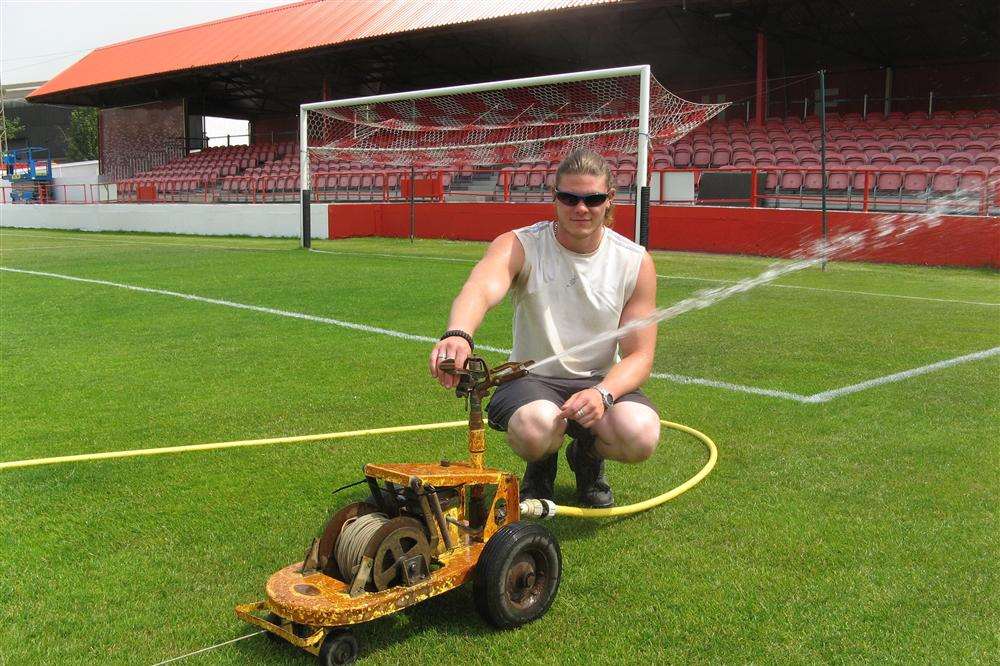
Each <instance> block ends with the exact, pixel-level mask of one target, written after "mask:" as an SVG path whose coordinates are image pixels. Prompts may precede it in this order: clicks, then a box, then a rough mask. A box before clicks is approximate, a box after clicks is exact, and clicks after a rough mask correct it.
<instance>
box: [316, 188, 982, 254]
mask: <svg viewBox="0 0 1000 666" xmlns="http://www.w3.org/2000/svg"><path fill="white" fill-rule="evenodd" d="M552 206H553V204H551V203H493V204H482V203H478V204H477V203H441V202H431V203H419V204H416V205H415V207H414V209H415V210H414V213H415V214H414V218H415V232H416V235H417V236H418V237H420V238H447V239H454V240H478V241H490V240H493V239H494V238H496V237H497V236H499V235H500V234H502V233H504V232H506V231H510V230H511V229H515V228H517V227H520V226H525V225H529V224H532V223H534V222H537V221H538V220H544V219H551V218H552V216H553V209H552ZM890 214H891V213H890ZM883 215H884V214H881V213H873V212H861V211H831V212H829V213H828V224H829V235H830V236H831V237H833V236H836V235H839V234H841V233H846V232H849V231H858V230H862V229H870V228H873V227H874V226H875V225H876V224H877V223H878V221H879V220H880V219H881V218H882V217H883ZM633 216H634V206H633V205H629V204H621V205H618V206H617V207H616V221H615V227H614V228H615V230H616V231H618V232H619V233H621V234H623V235H625V236H627V237H630V238H631V237H632V235H633V232H634V226H633V223H632V219H633ZM473 220H474V221H475V224H472V223H470V221H473ZM938 221H939V224H936V225H935V226H934V227H933V228H931V227H927V228H922V229H917V230H916V231H914V232H912V233H910V234H908V235H907V237H906V239H905V242H902V243H899V244H896V245H893V246H890V247H886V248H881V249H877V248H864V249H862V250H860V251H858V252H857V253H855V254H853V255H852V256H851V257H849V259H850V260H852V261H876V262H886V263H901V264H924V265H930V266H966V267H990V268H1000V219H997V218H989V217H986V218H984V217H972V216H961V215H945V216H940V217H939V218H938ZM327 225H328V230H327V234H328V237H329V238H347V237H354V236H382V237H396V238H406V237H408V236H409V234H410V206H409V205H408V204H404V203H374V204H364V203H343V204H331V205H330V206H329V207H328V218H327ZM821 225H822V223H821V212H820V211H818V210H807V209H791V210H789V209H774V208H732V207H715V206H651V207H650V210H649V247H650V249H656V250H681V251H692V252H717V253H724V254H749V255H757V256H768V257H788V256H790V255H792V254H793V253H794V252H796V251H798V250H800V249H801V248H802V247H803V246H804V245H805V244H807V243H809V242H811V241H815V240H818V239H819V238H821V236H822V226H821Z"/></svg>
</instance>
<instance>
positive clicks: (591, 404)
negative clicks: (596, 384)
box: [559, 388, 604, 428]
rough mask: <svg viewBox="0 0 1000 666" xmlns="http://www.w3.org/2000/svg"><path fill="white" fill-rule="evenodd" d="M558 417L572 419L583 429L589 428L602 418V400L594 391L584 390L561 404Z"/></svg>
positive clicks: (590, 389)
mask: <svg viewBox="0 0 1000 666" xmlns="http://www.w3.org/2000/svg"><path fill="white" fill-rule="evenodd" d="M559 416H561V417H562V418H564V419H573V420H574V421H576V422H577V423H579V424H580V425H581V426H583V427H584V428H589V427H591V426H592V425H594V424H595V423H597V422H598V421H600V420H601V419H602V418H604V399H603V398H602V397H601V394H600V393H599V392H598V391H597V390H596V389H592V388H589V389H584V390H582V391H580V392H578V393H574V394H573V395H571V396H570V397H569V400H567V401H566V402H564V403H563V405H562V411H561V412H559Z"/></svg>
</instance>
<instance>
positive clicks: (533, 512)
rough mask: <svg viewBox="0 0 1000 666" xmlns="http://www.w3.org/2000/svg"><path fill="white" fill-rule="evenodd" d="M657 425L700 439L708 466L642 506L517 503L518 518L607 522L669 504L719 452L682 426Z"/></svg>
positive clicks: (695, 481) (707, 439)
mask: <svg viewBox="0 0 1000 666" xmlns="http://www.w3.org/2000/svg"><path fill="white" fill-rule="evenodd" d="M660 423H662V424H663V425H665V426H666V427H668V428H671V429H673V430H680V431H681V432H685V433H687V434H689V435H691V436H693V437H695V438H696V439H700V440H701V441H702V443H703V444H704V445H705V447H706V448H707V449H708V462H706V463H705V466H704V467H702V468H701V469H700V470H699V471H698V473H697V474H695V475H694V476H692V477H691V478H690V479H688V480H687V481H685V482H684V483H682V484H681V485H679V486H677V487H676V488H673V489H671V490H668V491H667V492H665V493H663V494H662V495H657V496H656V497H651V498H650V499H648V500H645V501H643V502H636V503H635V504H626V505H625V506H613V507H611V508H608V509H582V508H580V507H578V506H562V505H559V504H555V503H553V502H549V501H548V500H526V501H524V502H521V517H522V518H551V517H553V516H556V515H559V516H575V517H577V518H609V517H612V516H627V515H629V514H632V513H639V512H640V511H645V510H647V509H652V508H653V507H654V506H659V505H661V504H663V503H664V502H669V501H670V500H672V499H673V498H675V497H677V496H678V495H680V494H682V493H685V492H687V491H688V490H690V489H691V488H693V487H695V486H696V485H697V484H698V482H700V481H701V480H702V479H704V478H705V477H706V476H708V474H709V472H711V471H712V468H713V467H715V462H716V461H717V460H718V459H719V450H718V449H717V448H716V446H715V442H713V441H712V439H711V438H710V437H709V436H708V435H706V434H705V433H703V432H699V431H697V430H695V429H694V428H689V427H687V426H686V425H683V424H680V423H674V422H673V421H664V420H662V419H661V420H660Z"/></svg>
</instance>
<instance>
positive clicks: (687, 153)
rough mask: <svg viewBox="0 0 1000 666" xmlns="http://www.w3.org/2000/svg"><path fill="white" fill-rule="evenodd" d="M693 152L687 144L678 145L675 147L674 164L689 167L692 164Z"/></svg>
mask: <svg viewBox="0 0 1000 666" xmlns="http://www.w3.org/2000/svg"><path fill="white" fill-rule="evenodd" d="M692 155H693V153H692V151H691V149H690V148H688V147H687V146H678V147H676V148H675V149H674V166H676V167H682V168H683V167H687V166H690V165H691V157H692Z"/></svg>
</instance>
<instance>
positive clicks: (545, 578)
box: [472, 522, 562, 629]
mask: <svg viewBox="0 0 1000 666" xmlns="http://www.w3.org/2000/svg"><path fill="white" fill-rule="evenodd" d="M561 575H562V553H561V552H560V551H559V543H558V542H557V541H556V538H555V537H554V536H552V533H551V532H549V531H548V530H547V529H545V528H544V527H542V526H541V525H539V524H538V523H527V522H516V523H510V524H508V525H504V526H503V527H502V528H500V529H499V530H498V531H497V532H496V534H494V535H493V536H492V537H490V540H489V541H488V542H486V547H484V548H483V552H482V554H481V555H480V556H479V562H478V564H476V576H475V581H474V582H473V589H472V594H473V598H474V599H475V602H476V610H478V611H479V614H480V615H482V616H483V619H485V620H486V621H487V622H489V623H490V624H492V625H493V626H495V627H498V628H500V629H509V628H511V627H518V626H520V625H522V624H527V623H528V622H531V621H532V620H537V619H538V618H540V617H541V616H542V615H544V614H545V612H546V611H547V610H548V609H549V606H551V605H552V602H553V601H554V600H555V597H556V592H557V591H558V590H559V579H560V577H561Z"/></svg>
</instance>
